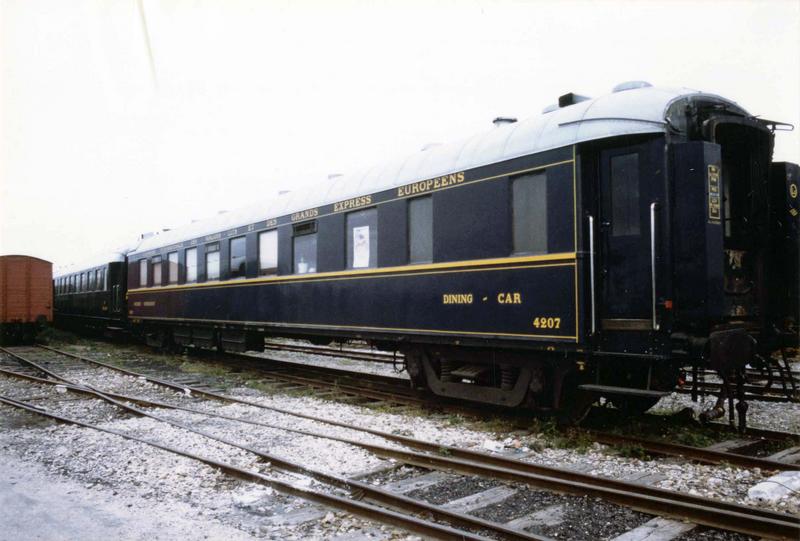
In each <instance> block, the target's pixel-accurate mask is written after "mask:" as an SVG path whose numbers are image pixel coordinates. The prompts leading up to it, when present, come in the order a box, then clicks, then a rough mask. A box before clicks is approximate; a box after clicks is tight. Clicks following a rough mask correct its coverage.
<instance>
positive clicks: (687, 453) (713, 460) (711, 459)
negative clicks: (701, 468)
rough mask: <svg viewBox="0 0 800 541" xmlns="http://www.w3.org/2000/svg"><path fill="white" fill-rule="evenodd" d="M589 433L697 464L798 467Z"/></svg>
mask: <svg viewBox="0 0 800 541" xmlns="http://www.w3.org/2000/svg"><path fill="white" fill-rule="evenodd" d="M587 433H588V434H589V436H591V438H592V439H593V440H594V441H596V442H598V443H602V444H605V445H613V446H619V445H638V446H639V447H641V448H642V449H643V450H645V451H647V452H650V453H653V454H658V455H666V456H680V457H683V458H686V459H689V460H694V461H696V462H703V463H706V464H722V463H727V464H730V465H732V466H739V467H741V468H761V469H762V470H768V471H769V470H776V471H784V470H795V469H797V466H796V465H793V464H789V463H786V462H778V461H777V460H769V459H767V458H760V457H753V456H747V455H740V454H737V453H728V452H725V451H714V450H711V449H703V448H702V447H692V446H689V445H681V444H678V443H668V442H662V441H656V440H650V439H644V438H635V437H633V436H622V435H619V434H611V433H608V432H599V431H596V430H588V431H587Z"/></svg>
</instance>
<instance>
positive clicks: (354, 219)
mask: <svg viewBox="0 0 800 541" xmlns="http://www.w3.org/2000/svg"><path fill="white" fill-rule="evenodd" d="M346 231H347V268H348V269H366V268H370V267H377V266H378V210H377V209H366V210H357V211H355V212H350V213H348V214H347V230H346Z"/></svg>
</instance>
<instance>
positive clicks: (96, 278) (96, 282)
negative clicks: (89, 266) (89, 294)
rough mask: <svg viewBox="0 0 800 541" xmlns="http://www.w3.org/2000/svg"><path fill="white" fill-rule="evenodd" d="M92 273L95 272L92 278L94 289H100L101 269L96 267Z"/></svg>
mask: <svg viewBox="0 0 800 541" xmlns="http://www.w3.org/2000/svg"><path fill="white" fill-rule="evenodd" d="M92 274H94V277H93V278H92V289H94V290H95V291H98V290H99V289H100V269H95V271H94V272H93V273H92Z"/></svg>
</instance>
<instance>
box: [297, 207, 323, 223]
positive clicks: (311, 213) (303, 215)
mask: <svg viewBox="0 0 800 541" xmlns="http://www.w3.org/2000/svg"><path fill="white" fill-rule="evenodd" d="M317 216H319V209H308V210H302V211H300V212H295V213H294V214H292V221H293V222H299V221H300V220H308V219H309V218H316V217H317Z"/></svg>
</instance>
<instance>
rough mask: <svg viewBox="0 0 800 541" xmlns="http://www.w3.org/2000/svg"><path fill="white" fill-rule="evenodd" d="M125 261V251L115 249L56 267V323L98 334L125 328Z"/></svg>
mask: <svg viewBox="0 0 800 541" xmlns="http://www.w3.org/2000/svg"><path fill="white" fill-rule="evenodd" d="M125 261H126V259H125V254H124V253H116V252H115V253H111V254H105V255H101V256H99V257H96V258H94V259H92V260H89V261H86V262H84V263H81V264H78V265H71V266H69V267H64V268H61V269H58V270H57V271H56V273H55V275H54V278H53V292H54V297H55V301H54V307H55V308H54V319H55V323H56V325H57V326H59V327H62V328H65V329H70V330H74V331H93V332H98V333H107V332H113V331H121V330H124V327H125V326H126V324H127V314H126V309H125V290H126V287H127V286H126V281H127V272H128V268H127V265H126V263H125Z"/></svg>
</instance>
